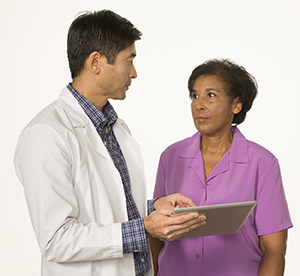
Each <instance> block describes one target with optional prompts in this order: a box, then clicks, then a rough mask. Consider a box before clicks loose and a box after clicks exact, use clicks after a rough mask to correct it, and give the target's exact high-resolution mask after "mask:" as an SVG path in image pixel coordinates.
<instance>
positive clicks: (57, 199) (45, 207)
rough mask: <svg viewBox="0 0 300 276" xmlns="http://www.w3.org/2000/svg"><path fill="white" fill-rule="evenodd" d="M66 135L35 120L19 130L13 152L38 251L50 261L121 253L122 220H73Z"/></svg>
mask: <svg viewBox="0 0 300 276" xmlns="http://www.w3.org/2000/svg"><path fill="white" fill-rule="evenodd" d="M67 139H68V135H61V133H60V132H59V131H57V130H56V129H55V127H51V126H49V125H41V124H38V125H33V126H30V127H27V128H26V129H25V130H24V131H23V133H22V134H21V136H20V138H19V141H18V145H17V148H16V152H15V168H16V173H17V176H18V178H19V180H20V181H21V183H22V184H23V186H24V190H25V196H26V201H27V205H28V208H29V213H30V217H31V220H32V224H33V227H34V230H35V233H36V236H37V239H38V243H39V246H40V249H41V251H42V254H43V255H44V256H45V257H46V259H47V260H48V261H54V262H79V261H93V260H103V259H113V258H121V257H123V250H122V233H121V223H112V224H109V225H100V224H97V223H95V222H91V223H88V224H86V225H83V224H82V223H80V222H78V221H77V218H78V215H79V211H80V210H79V207H78V199H77V195H76V191H75V187H74V186H73V181H72V177H73V176H72V160H73V156H72V149H71V146H70V145H71V143H70V141H66V140H67ZM70 139H71V138H70Z"/></svg>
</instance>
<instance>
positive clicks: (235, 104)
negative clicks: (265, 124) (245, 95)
mask: <svg viewBox="0 0 300 276" xmlns="http://www.w3.org/2000/svg"><path fill="white" fill-rule="evenodd" d="M232 106H233V108H232V113H233V114H238V113H239V112H240V111H241V110H242V108H243V104H242V103H241V102H240V100H239V98H235V99H234V100H233V105H232Z"/></svg>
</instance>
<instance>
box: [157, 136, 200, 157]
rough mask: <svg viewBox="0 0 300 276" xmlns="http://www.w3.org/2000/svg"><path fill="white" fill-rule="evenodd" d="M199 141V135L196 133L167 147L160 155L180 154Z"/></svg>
mask: <svg viewBox="0 0 300 276" xmlns="http://www.w3.org/2000/svg"><path fill="white" fill-rule="evenodd" d="M198 141H200V134H199V133H198V132H197V133H195V134H194V135H192V136H190V137H187V138H185V139H183V140H180V141H177V142H175V143H173V144H171V145H169V146H168V147H167V148H166V149H165V150H164V151H163V153H162V155H172V154H176V153H178V154H179V153H180V152H182V151H183V150H186V149H187V148H190V147H191V146H193V144H194V143H197V142H198Z"/></svg>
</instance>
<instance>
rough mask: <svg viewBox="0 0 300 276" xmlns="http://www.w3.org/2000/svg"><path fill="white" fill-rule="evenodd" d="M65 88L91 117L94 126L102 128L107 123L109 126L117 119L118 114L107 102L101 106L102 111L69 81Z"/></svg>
mask: <svg viewBox="0 0 300 276" xmlns="http://www.w3.org/2000/svg"><path fill="white" fill-rule="evenodd" d="M67 88H68V90H69V91H70V92H71V93H72V95H73V96H74V97H75V99H76V100H77V101H78V103H79V105H80V106H81V107H82V109H83V110H84V112H85V113H86V115H87V116H88V117H89V118H90V119H91V121H92V123H93V124H94V126H95V127H97V128H99V127H100V128H103V127H104V126H105V125H107V127H108V128H110V127H111V125H113V124H114V123H115V122H116V121H117V119H118V115H117V113H116V111H115V110H114V108H113V106H112V105H111V104H110V103H109V102H107V103H106V105H105V106H104V107H103V111H101V110H99V109H98V108H97V107H96V106H95V105H94V104H92V103H91V102H90V101H89V100H88V99H87V98H85V97H84V96H83V95H81V94H80V93H79V92H78V91H77V90H76V89H74V88H73V87H72V85H71V83H69V84H68V86H67Z"/></svg>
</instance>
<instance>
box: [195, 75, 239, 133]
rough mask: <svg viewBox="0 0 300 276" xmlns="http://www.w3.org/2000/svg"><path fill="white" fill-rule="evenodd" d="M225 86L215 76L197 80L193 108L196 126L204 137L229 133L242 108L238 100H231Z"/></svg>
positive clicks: (201, 77) (202, 77)
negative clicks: (235, 117) (235, 116)
mask: <svg viewBox="0 0 300 276" xmlns="http://www.w3.org/2000/svg"><path fill="white" fill-rule="evenodd" d="M223 86H224V85H223V82H222V81H221V80H220V79H219V78H218V77H216V76H213V75H208V76H204V75H203V76H199V77H198V78H197V79H196V80H195V83H194V87H193V91H192V93H191V99H192V103H191V108H192V115H193V119H194V123H195V126H196V128H197V130H198V131H199V132H200V133H201V134H202V135H206V136H220V135H222V134H226V133H228V131H230V128H231V124H232V121H233V117H234V115H235V114H237V113H239V112H240V110H241V108H242V104H241V103H239V102H238V100H237V99H234V100H233V101H231V100H230V99H229V97H228V96H227V93H226V91H225V90H224V88H223Z"/></svg>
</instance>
